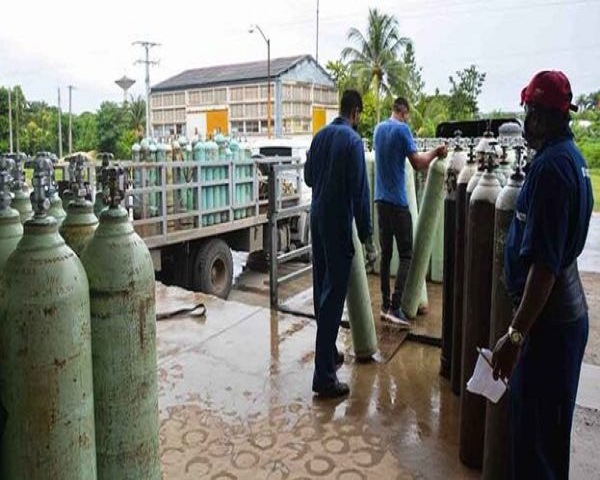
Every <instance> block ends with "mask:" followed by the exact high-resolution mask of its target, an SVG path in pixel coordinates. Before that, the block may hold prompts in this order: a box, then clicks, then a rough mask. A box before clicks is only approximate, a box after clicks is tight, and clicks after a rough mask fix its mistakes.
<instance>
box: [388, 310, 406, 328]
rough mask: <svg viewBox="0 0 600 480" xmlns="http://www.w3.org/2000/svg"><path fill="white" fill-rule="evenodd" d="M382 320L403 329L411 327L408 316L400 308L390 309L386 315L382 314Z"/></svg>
mask: <svg viewBox="0 0 600 480" xmlns="http://www.w3.org/2000/svg"><path fill="white" fill-rule="evenodd" d="M381 319H382V320H385V321H386V322H389V323H391V324H392V325H396V326H398V327H401V328H410V327H411V325H410V323H409V322H408V320H407V318H406V316H405V315H404V312H403V311H402V309H400V308H398V309H393V308H390V309H388V310H387V311H386V312H385V313H384V312H382V315H381Z"/></svg>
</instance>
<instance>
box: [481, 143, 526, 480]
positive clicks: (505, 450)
mask: <svg viewBox="0 0 600 480" xmlns="http://www.w3.org/2000/svg"><path fill="white" fill-rule="evenodd" d="M515 150H516V157H515V158H516V166H515V167H516V168H515V171H514V173H513V175H512V176H511V177H510V179H509V181H508V184H507V185H506V186H505V187H504V188H503V189H502V191H501V192H500V195H498V199H497V200H496V218H495V227H494V266H493V279H492V309H491V320H490V343H489V344H490V346H493V345H495V344H496V342H497V341H498V340H499V339H500V337H502V335H504V334H505V333H506V332H507V331H508V327H509V325H510V322H511V320H512V318H513V312H512V301H511V299H510V297H509V296H508V293H507V292H506V285H505V283H504V275H503V271H504V247H505V245H506V236H507V234H508V229H509V227H510V224H511V222H512V219H513V216H514V210H515V205H516V203H517V197H518V196H519V193H520V191H521V187H522V186H523V181H524V176H523V174H522V173H521V165H520V163H521V153H522V150H523V147H519V146H517V147H515ZM509 403H510V397H509V395H504V396H503V397H502V398H501V399H500V401H499V402H498V403H496V404H493V403H490V402H488V404H487V409H486V419H485V449H484V454H483V476H482V478H483V479H484V480H503V479H505V478H510V477H511V475H512V454H511V438H510V418H509Z"/></svg>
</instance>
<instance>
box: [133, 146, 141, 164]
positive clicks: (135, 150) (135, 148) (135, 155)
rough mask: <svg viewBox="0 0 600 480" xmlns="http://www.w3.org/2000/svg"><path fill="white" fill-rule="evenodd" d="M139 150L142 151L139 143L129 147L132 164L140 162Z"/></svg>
mask: <svg viewBox="0 0 600 480" xmlns="http://www.w3.org/2000/svg"><path fill="white" fill-rule="evenodd" d="M141 150H142V147H141V146H140V144H139V143H134V144H133V145H132V146H131V159H132V160H133V161H134V162H139V161H140V158H141V154H140V152H141Z"/></svg>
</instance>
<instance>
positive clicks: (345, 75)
mask: <svg viewBox="0 0 600 480" xmlns="http://www.w3.org/2000/svg"><path fill="white" fill-rule="evenodd" d="M325 69H326V70H327V72H328V73H329V75H331V78H333V81H334V82H335V85H336V87H337V91H338V95H341V93H342V92H343V91H344V90H346V89H348V88H351V83H352V75H351V73H350V68H349V67H348V65H347V64H345V63H344V62H343V61H341V60H329V61H328V62H327V64H326V65H325Z"/></svg>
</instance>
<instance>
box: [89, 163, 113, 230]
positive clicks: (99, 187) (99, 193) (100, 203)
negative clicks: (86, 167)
mask: <svg viewBox="0 0 600 480" xmlns="http://www.w3.org/2000/svg"><path fill="white" fill-rule="evenodd" d="M96 160H97V161H100V167H99V168H98V167H96V192H95V195H94V215H96V218H100V212H101V211H102V210H104V209H105V208H106V204H105V203H104V189H105V187H106V186H105V185H104V184H103V182H102V179H103V172H104V171H105V169H106V167H108V166H110V163H111V162H112V161H113V160H114V156H113V154H112V153H104V152H102V153H99V154H98V155H97V156H96Z"/></svg>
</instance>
